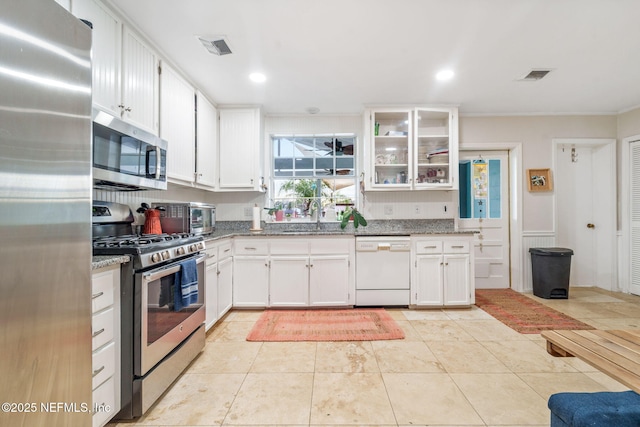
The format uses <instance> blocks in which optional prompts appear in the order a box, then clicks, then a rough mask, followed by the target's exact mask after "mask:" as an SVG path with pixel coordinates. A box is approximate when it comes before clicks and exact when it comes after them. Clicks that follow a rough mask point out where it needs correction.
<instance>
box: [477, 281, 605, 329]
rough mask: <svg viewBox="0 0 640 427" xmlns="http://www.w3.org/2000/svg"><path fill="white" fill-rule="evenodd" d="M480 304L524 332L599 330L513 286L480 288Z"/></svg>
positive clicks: (505, 322) (494, 315)
mask: <svg viewBox="0 0 640 427" xmlns="http://www.w3.org/2000/svg"><path fill="white" fill-rule="evenodd" d="M476 305H477V306H478V307H480V308H481V309H483V310H484V311H486V312H487V313H489V314H490V315H492V316H493V317H495V318H496V319H498V320H499V321H501V322H502V323H504V324H505V325H507V326H508V327H510V328H511V329H513V330H516V331H518V332H520V333H521V334H539V333H540V332H541V331H546V330H551V329H595V328H594V327H593V326H590V325H587V324H586V323H582V322H580V321H579V320H576V319H574V318H573V317H570V316H567V315H566V314H564V313H560V312H559V311H557V310H554V309H552V308H549V307H547V306H546V305H544V304H540V303H539V302H536V301H534V300H532V299H531V298H529V297H526V296H524V295H522V294H520V293H518V292H516V291H514V290H511V289H476Z"/></svg>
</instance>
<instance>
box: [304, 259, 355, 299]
mask: <svg viewBox="0 0 640 427" xmlns="http://www.w3.org/2000/svg"><path fill="white" fill-rule="evenodd" d="M349 297H350V295H349V255H335V256H312V257H311V258H310V263H309V305H311V306H340V305H349Z"/></svg>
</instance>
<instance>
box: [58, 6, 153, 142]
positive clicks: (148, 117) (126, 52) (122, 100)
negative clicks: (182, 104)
mask: <svg viewBox="0 0 640 427" xmlns="http://www.w3.org/2000/svg"><path fill="white" fill-rule="evenodd" d="M71 11H72V12H73V14H74V15H75V16H76V17H78V18H81V19H86V20H88V21H90V22H91V23H92V24H93V32H92V37H93V39H92V40H93V41H92V67H93V104H94V105H95V106H97V107H100V108H102V109H104V110H107V111H109V112H111V113H113V114H114V115H116V116H118V117H121V118H122V119H123V120H125V121H128V122H131V123H133V124H135V125H136V126H139V127H141V128H144V129H145V130H147V131H150V132H152V133H154V134H156V135H157V134H158V57H157V54H156V53H155V51H154V50H153V49H151V48H150V47H149V46H148V45H147V44H146V43H145V42H144V41H143V40H142V39H141V38H140V37H139V36H138V35H137V34H135V33H134V32H132V31H131V30H130V29H129V28H128V27H127V26H125V25H123V24H122V20H121V19H120V18H119V17H118V16H117V15H116V14H115V13H113V12H112V11H111V10H109V9H108V8H107V7H105V6H104V5H103V4H102V3H101V2H99V1H97V0H74V1H73V3H72V7H71Z"/></svg>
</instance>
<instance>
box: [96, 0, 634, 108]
mask: <svg viewBox="0 0 640 427" xmlns="http://www.w3.org/2000/svg"><path fill="white" fill-rule="evenodd" d="M108 1H109V2H110V3H111V4H112V5H114V6H115V7H116V8H118V9H119V10H120V11H121V12H123V13H124V14H125V15H126V16H127V17H128V19H129V20H130V21H131V22H132V23H133V24H134V25H136V26H137V27H138V28H139V29H140V30H142V31H143V32H144V33H145V34H146V35H147V36H148V38H149V39H150V40H151V41H152V42H153V43H154V44H155V45H156V46H157V47H159V49H160V50H161V52H162V54H163V55H166V56H167V57H168V58H170V59H171V61H172V62H173V63H174V64H176V65H178V66H179V67H180V68H181V69H182V71H183V72H184V74H185V75H186V76H187V77H188V78H189V79H190V80H191V81H192V82H193V83H194V84H195V85H197V86H198V88H200V89H201V90H202V91H203V92H204V93H206V94H207V95H208V96H209V98H210V99H211V100H212V101H214V102H215V103H217V104H260V105H262V106H263V107H264V111H265V112H266V113H270V114H306V113H307V112H308V110H309V108H311V107H315V108H317V109H319V112H320V114H334V113H360V112H362V110H363V108H364V106H365V105H392V104H394V105H403V104H420V105H458V107H459V109H460V113H461V114H467V115H471V114H478V115H483V114H485V115H492V114H575V113H578V114H609V113H618V112H621V111H625V110H628V109H631V108H634V107H637V106H640V25H639V24H638V17H640V1H638V0H322V1H312V0H181V1H176V0H136V1H131V0H108ZM196 35H224V36H226V38H227V40H228V42H229V45H230V47H231V49H232V51H233V53H232V54H230V55H225V56H216V55H213V54H210V53H208V52H207V51H206V49H205V48H204V47H203V46H202V45H201V44H200V42H199V41H198V39H197V38H196ZM444 68H450V69H452V70H453V71H454V72H455V76H454V78H453V79H452V80H450V81H447V82H439V81H436V80H435V78H434V76H435V74H436V72H438V71H440V70H441V69H444ZM541 68H542V69H544V68H546V69H552V71H551V73H549V74H548V75H547V76H546V77H545V78H544V79H542V80H539V81H534V82H530V81H519V79H521V78H522V77H523V76H524V75H526V74H527V73H528V72H529V71H531V70H532V69H541ZM255 71H260V72H262V73H264V74H265V75H266V76H267V81H266V82H264V83H261V84H256V83H253V82H251V81H250V80H249V79H248V75H249V74H250V73H252V72H255Z"/></svg>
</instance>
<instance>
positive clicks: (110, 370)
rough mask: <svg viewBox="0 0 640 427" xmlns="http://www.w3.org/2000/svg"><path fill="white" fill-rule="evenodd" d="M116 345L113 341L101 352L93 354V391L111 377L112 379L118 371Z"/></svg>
mask: <svg viewBox="0 0 640 427" xmlns="http://www.w3.org/2000/svg"><path fill="white" fill-rule="evenodd" d="M115 358H116V344H115V343H114V342H113V341H112V342H111V343H110V344H108V345H106V346H104V347H102V348H101V349H100V350H98V351H96V352H95V353H93V356H92V359H91V360H92V366H93V373H92V376H93V379H92V380H91V382H92V386H91V388H92V389H94V390H95V389H96V387H98V386H99V385H100V384H102V383H103V382H105V380H106V379H107V378H109V377H112V376H113V374H114V373H115V370H116V366H115V364H116V362H115Z"/></svg>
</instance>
